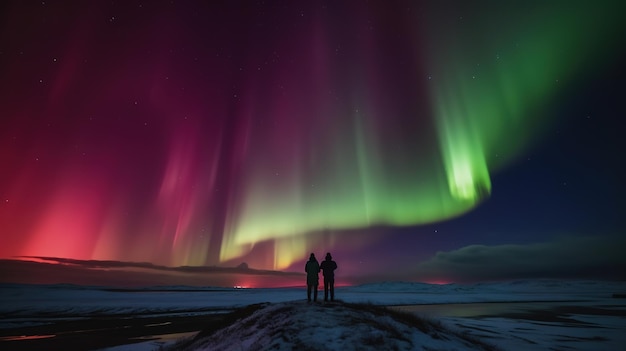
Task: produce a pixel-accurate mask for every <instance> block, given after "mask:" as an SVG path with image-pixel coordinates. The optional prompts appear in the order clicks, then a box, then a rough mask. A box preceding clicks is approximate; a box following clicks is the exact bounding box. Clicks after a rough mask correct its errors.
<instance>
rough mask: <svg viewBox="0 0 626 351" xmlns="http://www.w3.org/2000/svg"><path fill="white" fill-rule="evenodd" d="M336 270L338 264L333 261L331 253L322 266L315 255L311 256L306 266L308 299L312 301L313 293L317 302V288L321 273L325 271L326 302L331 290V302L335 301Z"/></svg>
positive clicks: (327, 255)
mask: <svg viewBox="0 0 626 351" xmlns="http://www.w3.org/2000/svg"><path fill="white" fill-rule="evenodd" d="M335 269H337V263H336V262H335V261H333V257H332V256H331V255H330V252H329V253H327V254H326V259H325V260H324V261H322V264H319V263H318V262H317V259H316V258H315V254H311V256H309V261H308V262H307V263H306V265H305V266H304V271H305V272H306V285H307V288H306V297H307V300H309V301H311V291H313V301H317V286H318V285H319V275H318V274H319V272H320V270H322V271H324V273H323V274H324V301H328V291H329V290H330V301H334V300H335Z"/></svg>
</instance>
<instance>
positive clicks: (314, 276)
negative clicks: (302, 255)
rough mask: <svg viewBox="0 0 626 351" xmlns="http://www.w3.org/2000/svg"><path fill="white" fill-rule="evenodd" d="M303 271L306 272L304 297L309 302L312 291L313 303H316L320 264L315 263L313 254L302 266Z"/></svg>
mask: <svg viewBox="0 0 626 351" xmlns="http://www.w3.org/2000/svg"><path fill="white" fill-rule="evenodd" d="M304 271H305V272H306V297H307V300H308V301H309V302H311V290H312V291H313V301H317V287H318V286H319V284H320V278H319V273H320V264H319V263H318V262H317V259H316V258H315V254H313V253H312V254H311V256H309V260H308V261H307V263H306V265H305V266H304Z"/></svg>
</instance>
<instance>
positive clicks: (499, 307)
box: [0, 280, 626, 351]
mask: <svg viewBox="0 0 626 351" xmlns="http://www.w3.org/2000/svg"><path fill="white" fill-rule="evenodd" d="M336 290H337V291H336V296H337V298H338V299H341V300H342V301H345V302H354V303H358V302H370V303H373V304H376V305H385V306H397V307H395V308H399V309H404V310H407V311H411V312H414V313H417V314H422V315H428V316H430V318H436V319H438V320H440V321H442V322H443V323H444V324H446V325H448V326H450V327H452V328H458V329H459V330H462V331H464V332H467V333H469V334H471V335H475V336H477V337H479V338H481V339H484V340H485V341H487V342H491V343H493V344H495V345H498V346H501V347H502V348H503V349H508V350H541V349H559V350H571V349H574V350H624V349H625V348H624V346H623V345H626V299H624V298H615V297H614V295H615V294H617V295H619V296H623V295H624V294H626V282H605V281H602V282H600V281H560V280H529V281H513V282H499V283H483V284H473V285H459V284H446V285H432V284H422V283H379V284H367V285H361V286H353V287H340V288H337V289H336ZM305 294H306V292H305V289H304V288H276V289H225V288H211V287H204V288H202V287H201V288H198V287H173V286H167V287H153V288H145V289H133V290H124V289H115V288H103V287H84V286H73V285H48V286H36V285H15V284H3V285H0V301H1V303H0V317H1V319H0V328H3V329H5V328H12V327H17V326H25V325H36V324H41V323H54V322H55V321H57V320H61V319H80V318H89V317H91V316H103V315H111V316H115V315H130V316H150V315H153V314H159V315H161V316H163V315H178V316H180V315H191V314H206V313H214V312H222V311H225V310H231V309H234V308H237V307H242V306H247V305H250V304H255V303H264V302H269V303H282V302H293V301H303V300H304V299H305ZM415 305H418V306H415ZM156 345H158V344H155V342H150V343H144V344H134V345H132V348H126V349H127V350H131V349H132V350H136V349H138V347H140V346H143V347H145V348H144V349H150V348H154V347H155V346H156ZM128 347H131V346H128ZM113 349H114V350H118V351H121V350H125V348H123V347H118V348H113Z"/></svg>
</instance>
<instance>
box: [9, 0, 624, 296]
mask: <svg viewBox="0 0 626 351" xmlns="http://www.w3.org/2000/svg"><path fill="white" fill-rule="evenodd" d="M623 10H624V6H623V5H622V4H621V2H620V1H594V2H592V1H550V2H545V1H519V2H518V1H510V2H509V1H504V2H503V1H478V2H469V1H433V2H422V1H382V0H380V1H4V2H2V4H1V5H0V199H1V203H0V258H3V259H16V258H22V259H25V258H24V257H25V256H38V257H55V258H64V259H71V260H78V261H81V260H107V261H124V262H148V263H151V264H154V265H160V266H171V267H177V266H219V267H234V266H237V265H239V264H240V263H242V262H246V263H247V264H248V266H249V267H252V268H255V269H262V270H280V271H293V272H301V271H302V270H303V266H304V262H305V259H307V258H308V256H309V253H311V252H314V253H316V255H317V257H318V258H320V259H321V258H323V257H324V255H325V253H326V252H332V253H333V256H334V257H335V259H336V261H337V262H338V264H339V267H340V268H339V270H338V271H337V276H338V280H340V281H341V282H343V283H346V284H351V283H358V282H365V281H381V280H412V281H429V282H449V281H459V282H466V281H467V282H470V281H481V280H497V279H520V278H608V279H624V278H626V276H625V274H624V271H626V258H624V257H626V255H624V254H623V253H624V251H625V250H626V233H625V231H624V228H625V220H624V217H625V216H624V213H626V206H625V205H624V203H625V202H624V198H625V197H626V187H625V186H624V185H623V182H624V179H626V171H624V169H625V168H626V167H625V166H626V162H625V157H624V155H623V153H624V151H625V150H626V142H625V141H624V132H623V126H624V122H623V118H624V116H626V114H625V113H624V103H623V99H624V92H625V91H626V89H624V86H625V85H624V82H625V78H626V77H625V74H624V72H623V62H626V52H625V48H626V45H625V44H626V43H625V37H626V36H625V33H626V26H625V25H624V24H623V23H624V21H623ZM78 261H76V262H78ZM57 262H67V261H62V260H57ZM5 273H6V272H5ZM0 280H1V279H0ZM255 284H256V285H259V286H261V285H276V284H278V283H276V282H274V281H272V282H271V283H263V282H257V283H255Z"/></svg>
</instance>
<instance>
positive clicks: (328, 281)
mask: <svg viewBox="0 0 626 351" xmlns="http://www.w3.org/2000/svg"><path fill="white" fill-rule="evenodd" d="M320 269H321V270H323V271H324V301H328V291H329V290H330V301H334V300H335V269H337V262H335V261H333V257H332V256H331V255H330V252H329V253H327V254H326V259H325V260H324V261H322V264H321V265H320Z"/></svg>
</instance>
